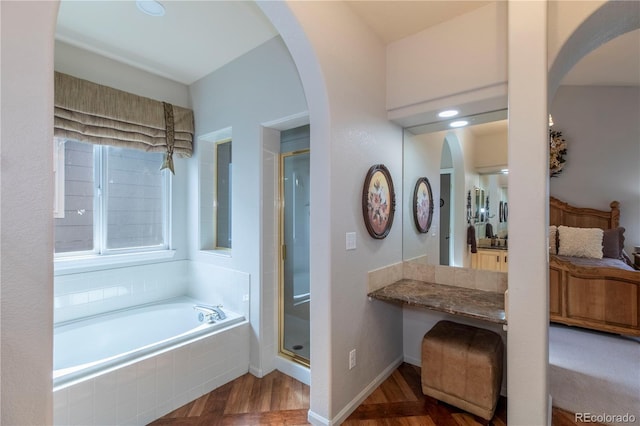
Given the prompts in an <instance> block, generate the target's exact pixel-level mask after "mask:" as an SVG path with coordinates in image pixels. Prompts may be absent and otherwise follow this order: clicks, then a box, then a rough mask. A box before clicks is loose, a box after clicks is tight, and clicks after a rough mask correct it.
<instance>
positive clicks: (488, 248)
mask: <svg viewBox="0 0 640 426" xmlns="http://www.w3.org/2000/svg"><path fill="white" fill-rule="evenodd" d="M480 249H482V250H503V251H508V250H509V247H506V246H484V245H483V246H478V250H480Z"/></svg>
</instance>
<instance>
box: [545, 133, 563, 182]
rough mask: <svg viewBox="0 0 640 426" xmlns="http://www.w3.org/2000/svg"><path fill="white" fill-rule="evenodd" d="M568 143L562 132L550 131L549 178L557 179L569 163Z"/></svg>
mask: <svg viewBox="0 0 640 426" xmlns="http://www.w3.org/2000/svg"><path fill="white" fill-rule="evenodd" d="M565 155H567V141H566V140H565V139H564V138H563V137H562V132H558V131H556V130H551V129H549V176H550V177H555V176H558V175H559V174H560V173H561V172H562V168H563V167H564V163H565V162H566V161H567V160H565V159H564V156H565Z"/></svg>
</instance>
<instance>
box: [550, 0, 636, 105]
mask: <svg viewBox="0 0 640 426" xmlns="http://www.w3.org/2000/svg"><path fill="white" fill-rule="evenodd" d="M570 6H571V3H568V2H567V4H565V7H570ZM576 7H580V6H579V5H576ZM565 13H567V14H570V13H571V12H570V11H566V12H565ZM577 13H578V12H576V14H577ZM556 21H557V20H556ZM550 27H551V26H550ZM638 28H640V4H639V3H638V2H635V1H608V2H605V3H604V4H603V5H602V6H600V7H599V8H598V9H597V10H596V11H595V12H593V13H592V14H591V15H589V16H588V17H587V18H586V19H585V20H584V21H583V22H582V23H580V24H579V25H578V27H576V28H575V30H574V31H573V32H572V33H571V35H570V36H569V37H568V38H567V40H566V41H565V43H564V44H563V45H562V47H561V48H560V49H559V51H558V54H557V55H556V57H555V58H553V63H552V65H551V67H550V68H549V75H548V92H547V94H548V97H547V100H548V103H549V104H550V103H551V101H552V100H553V97H554V95H555V93H556V91H557V90H558V87H559V86H560V83H561V82H562V79H563V78H564V76H565V75H566V74H567V73H568V72H569V71H570V70H571V68H572V67H573V66H574V65H576V64H577V63H578V62H579V61H580V60H581V59H582V58H583V57H585V56H586V55H588V54H589V53H590V52H592V51H593V50H595V49H596V48H598V47H600V46H601V45H602V44H604V43H606V42H608V41H610V40H612V39H614V38H616V37H618V36H621V35H623V34H625V33H627V32H629V31H633V30H635V29H638ZM548 32H549V34H553V33H555V32H557V31H555V29H554V28H549V29H548Z"/></svg>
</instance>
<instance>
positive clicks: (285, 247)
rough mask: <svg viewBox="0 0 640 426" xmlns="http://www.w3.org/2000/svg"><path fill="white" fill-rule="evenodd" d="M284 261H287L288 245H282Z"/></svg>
mask: <svg viewBox="0 0 640 426" xmlns="http://www.w3.org/2000/svg"><path fill="white" fill-rule="evenodd" d="M282 260H283V261H285V260H287V245H286V244H283V245H282Z"/></svg>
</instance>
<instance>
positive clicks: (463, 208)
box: [402, 110, 508, 267]
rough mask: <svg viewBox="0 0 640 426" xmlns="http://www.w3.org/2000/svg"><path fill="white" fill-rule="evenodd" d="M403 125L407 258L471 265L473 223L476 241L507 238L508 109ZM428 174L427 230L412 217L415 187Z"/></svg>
mask: <svg viewBox="0 0 640 426" xmlns="http://www.w3.org/2000/svg"><path fill="white" fill-rule="evenodd" d="M463 120H464V121H467V122H468V124H467V125H466V126H463V127H457V128H452V127H450V124H451V122H452V121H453V120H449V121H442V122H437V123H428V124H423V125H420V126H414V127H408V128H405V130H404V146H403V147H404V153H403V156H404V160H403V161H404V164H403V203H404V204H403V207H404V209H403V215H404V216H403V221H402V227H403V260H405V261H414V262H421V263H425V264H432V265H449V266H464V267H470V266H471V256H470V253H469V249H468V245H467V233H468V230H469V226H471V227H473V232H474V235H475V237H476V241H478V242H479V241H480V240H481V239H482V240H483V241H484V240H485V238H486V236H487V235H489V233H490V234H491V236H495V237H500V238H501V239H504V238H506V237H508V214H507V215H505V214H504V213H505V211H506V212H508V198H507V188H508V164H507V162H508V160H507V111H506V110H500V111H493V112H489V113H485V114H478V115H475V116H472V117H464V118H459V119H457V120H455V121H463ZM422 177H426V178H427V179H428V180H429V182H430V184H431V188H432V191H433V201H434V209H433V218H432V225H431V227H430V229H429V232H427V233H421V232H420V231H419V230H418V229H416V226H415V221H414V220H413V218H412V212H413V205H412V203H413V202H414V200H413V196H412V195H413V189H414V187H415V184H416V182H417V180H418V179H420V178H422Z"/></svg>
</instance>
